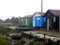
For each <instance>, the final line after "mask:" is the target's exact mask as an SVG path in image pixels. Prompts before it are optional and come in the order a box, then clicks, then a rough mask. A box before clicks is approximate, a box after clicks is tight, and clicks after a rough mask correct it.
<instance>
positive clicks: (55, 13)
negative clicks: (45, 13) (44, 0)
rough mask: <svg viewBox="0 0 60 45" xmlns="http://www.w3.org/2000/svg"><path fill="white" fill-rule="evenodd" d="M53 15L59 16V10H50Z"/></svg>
mask: <svg viewBox="0 0 60 45" xmlns="http://www.w3.org/2000/svg"><path fill="white" fill-rule="evenodd" d="M50 12H52V13H53V14H54V15H56V16H60V10H50Z"/></svg>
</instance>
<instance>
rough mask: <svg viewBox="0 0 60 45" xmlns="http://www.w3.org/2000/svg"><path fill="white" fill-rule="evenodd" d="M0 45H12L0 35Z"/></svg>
mask: <svg viewBox="0 0 60 45" xmlns="http://www.w3.org/2000/svg"><path fill="white" fill-rule="evenodd" d="M0 45H12V43H11V42H10V41H8V40H7V39H6V38H5V37H3V36H2V35H0Z"/></svg>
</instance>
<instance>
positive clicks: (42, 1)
mask: <svg viewBox="0 0 60 45" xmlns="http://www.w3.org/2000/svg"><path fill="white" fill-rule="evenodd" d="M42 11H43V0H41V13H42Z"/></svg>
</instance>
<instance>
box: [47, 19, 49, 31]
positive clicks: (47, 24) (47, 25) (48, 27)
mask: <svg viewBox="0 0 60 45" xmlns="http://www.w3.org/2000/svg"><path fill="white" fill-rule="evenodd" d="M47 30H49V19H47Z"/></svg>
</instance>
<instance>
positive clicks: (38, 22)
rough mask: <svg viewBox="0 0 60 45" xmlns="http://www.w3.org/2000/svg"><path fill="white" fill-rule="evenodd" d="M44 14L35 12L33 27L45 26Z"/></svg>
mask: <svg viewBox="0 0 60 45" xmlns="http://www.w3.org/2000/svg"><path fill="white" fill-rule="evenodd" d="M43 14H44V13H41V12H35V13H34V14H33V17H32V26H33V27H37V28H40V27H44V17H43Z"/></svg>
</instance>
